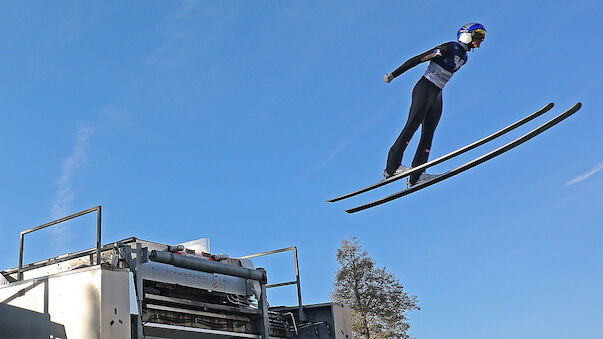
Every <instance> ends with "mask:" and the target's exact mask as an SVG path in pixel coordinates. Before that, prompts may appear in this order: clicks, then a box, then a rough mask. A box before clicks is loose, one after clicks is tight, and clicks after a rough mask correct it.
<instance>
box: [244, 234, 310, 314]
mask: <svg viewBox="0 0 603 339" xmlns="http://www.w3.org/2000/svg"><path fill="white" fill-rule="evenodd" d="M288 251H293V262H294V264H295V280H293V281H287V282H282V283H276V284H268V285H266V288H267V289H268V288H273V287H281V286H289V285H297V303H298V311H299V320H300V321H304V320H306V319H305V316H304V311H303V308H302V296H301V284H300V281H299V264H298V261H297V247H296V246H292V247H287V248H281V249H278V250H274V251H268V252H262V253H257V254H250V255H246V256H243V257H237V259H251V258H256V257H262V256H265V255H270V254H276V253H281V252H288Z"/></svg>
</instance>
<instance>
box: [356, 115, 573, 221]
mask: <svg viewBox="0 0 603 339" xmlns="http://www.w3.org/2000/svg"><path fill="white" fill-rule="evenodd" d="M581 107H582V104H581V103H577V104H575V105H574V106H572V107H571V108H570V109H568V110H567V111H565V112H563V113H561V114H559V115H558V116H556V117H555V118H553V119H552V120H550V121H548V122H547V123H545V124H543V125H541V126H539V127H537V128H535V129H534V130H532V131H530V132H529V133H527V134H524V135H523V136H521V137H519V138H517V139H515V140H513V141H511V142H510V143H508V144H506V145H504V146H501V147H499V148H497V149H495V150H493V151H492V152H490V153H487V154H485V155H483V156H481V157H479V158H476V159H474V160H471V161H470V162H468V163H466V164H463V165H461V166H459V167H457V168H455V169H453V170H451V171H449V172H446V173H444V174H442V175H441V176H439V177H436V178H434V179H432V180H428V181H425V182H423V183H421V184H417V185H414V186H411V187H410V188H407V189H405V190H403V191H400V192H398V193H394V194H392V195H390V196H387V197H385V198H382V199H379V200H376V201H373V202H370V203H368V204H364V205H361V206H358V207H354V208H351V209H348V210H346V212H348V213H356V212H359V211H362V210H365V209H368V208H371V207H375V206H378V205H381V204H384V203H386V202H389V201H392V200H395V199H398V198H401V197H403V196H405V195H409V194H411V193H413V192H416V191H418V190H421V189H423V188H425V187H429V186H431V185H434V184H437V183H438V182H440V181H443V180H446V179H448V178H450V177H453V176H455V175H457V174H459V173H462V172H465V171H466V170H468V169H471V168H473V167H475V166H477V165H479V164H482V163H484V162H486V161H488V160H490V159H492V158H495V157H497V156H499V155H501V154H503V153H505V152H507V151H508V150H511V149H513V148H515V147H517V146H519V145H521V144H523V143H524V142H526V141H528V140H530V139H532V138H534V137H535V136H537V135H539V134H540V133H542V132H544V131H546V130H548V129H549V128H551V127H553V126H555V125H557V124H558V123H560V122H561V121H563V120H565V119H566V118H568V117H569V116H571V115H572V114H574V113H576V112H577V111H578V110H579V109H580V108H581Z"/></svg>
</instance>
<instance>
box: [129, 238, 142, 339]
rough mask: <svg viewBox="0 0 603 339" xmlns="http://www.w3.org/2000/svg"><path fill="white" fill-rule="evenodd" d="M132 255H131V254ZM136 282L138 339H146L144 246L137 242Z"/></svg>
mask: <svg viewBox="0 0 603 339" xmlns="http://www.w3.org/2000/svg"><path fill="white" fill-rule="evenodd" d="M130 255H131V254H130ZM130 258H131V257H130ZM134 267H135V268H134V280H135V282H136V305H137V306H138V326H136V327H137V329H138V334H137V335H138V339H144V331H143V330H144V329H143V326H144V325H143V324H142V300H143V298H144V294H143V283H142V274H140V272H142V244H141V243H139V242H136V265H135V266H134Z"/></svg>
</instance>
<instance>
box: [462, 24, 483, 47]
mask: <svg viewBox="0 0 603 339" xmlns="http://www.w3.org/2000/svg"><path fill="white" fill-rule="evenodd" d="M456 38H457V39H458V40H459V41H460V42H462V43H465V44H467V45H469V44H471V42H473V41H474V40H480V41H481V40H484V38H486V27H484V25H482V24H480V23H477V22H471V23H468V24H466V25H464V26H463V27H461V29H459V31H458V32H457V34H456Z"/></svg>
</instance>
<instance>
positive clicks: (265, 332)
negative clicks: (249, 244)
mask: <svg viewBox="0 0 603 339" xmlns="http://www.w3.org/2000/svg"><path fill="white" fill-rule="evenodd" d="M258 270H262V271H263V272H264V279H262V281H260V289H261V295H260V300H258V302H259V305H258V307H259V308H260V310H261V311H262V325H261V327H262V328H261V336H262V339H268V338H269V335H270V321H269V319H268V298H267V296H266V284H267V283H268V278H267V276H266V270H264V269H263V268H261V267H260V268H258Z"/></svg>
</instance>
